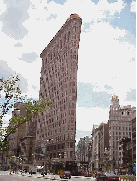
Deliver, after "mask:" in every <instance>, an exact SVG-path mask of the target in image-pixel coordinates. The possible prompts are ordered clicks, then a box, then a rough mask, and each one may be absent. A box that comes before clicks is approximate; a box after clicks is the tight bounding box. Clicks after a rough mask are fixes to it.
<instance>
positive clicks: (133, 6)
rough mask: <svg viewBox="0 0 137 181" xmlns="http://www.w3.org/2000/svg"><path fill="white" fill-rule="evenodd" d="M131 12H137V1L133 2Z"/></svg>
mask: <svg viewBox="0 0 137 181" xmlns="http://www.w3.org/2000/svg"><path fill="white" fill-rule="evenodd" d="M130 11H131V12H133V13H135V12H136V1H132V3H131V9H130Z"/></svg>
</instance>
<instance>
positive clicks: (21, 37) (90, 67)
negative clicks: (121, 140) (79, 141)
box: [0, 0, 136, 131]
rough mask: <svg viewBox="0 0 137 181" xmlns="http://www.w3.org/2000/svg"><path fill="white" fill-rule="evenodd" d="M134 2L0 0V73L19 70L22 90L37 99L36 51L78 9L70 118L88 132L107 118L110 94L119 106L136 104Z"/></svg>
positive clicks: (10, 72) (38, 86)
mask: <svg viewBox="0 0 137 181" xmlns="http://www.w3.org/2000/svg"><path fill="white" fill-rule="evenodd" d="M135 6H136V2H135V1H131V0H130V1H129V0H123V1H122V0H118V1H115V0H108V1H107V0H101V1H98V0H95V1H91V0H54V1H53V0H48V1H46V0H25V1H22V0H18V1H16V0H1V1H0V39H1V41H0V47H1V50H2V51H1V53H0V77H1V76H9V75H11V74H13V73H17V74H19V75H20V77H21V83H20V87H21V89H22V92H23V94H24V95H26V94H27V95H28V97H33V98H35V99H38V96H39V89H40V81H39V80H40V71H41V65H42V62H41V59H40V53H41V52H42V50H43V49H44V48H45V47H46V46H47V44H48V43H49V42H50V40H51V39H52V38H53V37H54V35H55V34H56V33H57V31H58V30H59V29H60V28H61V26H62V25H63V24H64V23H65V21H66V20H67V18H68V17H69V16H70V14H73V13H77V14H79V16H80V17H81V18H82V27H81V30H82V31H81V35H80V44H79V52H78V54H79V56H78V57H79V60H78V84H77V86H78V90H77V91H78V97H77V120H76V121H77V129H78V130H83V131H91V130H92V127H93V124H100V123H101V122H107V121H108V118H109V106H110V104H111V97H112V95H114V94H116V95H118V96H119V100H120V105H123V106H124V105H132V106H135V105H136V66H135V65H136V62H135V50H136V10H135ZM10 116H11V115H8V116H7V117H5V122H7V120H8V118H9V117H10Z"/></svg>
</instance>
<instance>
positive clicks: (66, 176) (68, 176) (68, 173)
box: [60, 171, 71, 179]
mask: <svg viewBox="0 0 137 181" xmlns="http://www.w3.org/2000/svg"><path fill="white" fill-rule="evenodd" d="M60 178H69V179H70V178H71V173H70V171H64V172H63V175H60Z"/></svg>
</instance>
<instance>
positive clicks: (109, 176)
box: [96, 173, 119, 181]
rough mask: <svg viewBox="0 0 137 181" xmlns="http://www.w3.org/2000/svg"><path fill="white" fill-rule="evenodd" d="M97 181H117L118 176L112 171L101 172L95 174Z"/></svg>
mask: <svg viewBox="0 0 137 181" xmlns="http://www.w3.org/2000/svg"><path fill="white" fill-rule="evenodd" d="M96 180H97V181H119V177H118V176H116V175H115V174H114V173H103V174H102V175H97V176H96Z"/></svg>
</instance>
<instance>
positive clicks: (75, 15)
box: [40, 14, 82, 58]
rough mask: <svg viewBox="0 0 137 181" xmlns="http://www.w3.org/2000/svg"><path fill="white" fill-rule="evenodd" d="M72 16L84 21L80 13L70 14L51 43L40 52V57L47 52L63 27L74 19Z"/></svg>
mask: <svg viewBox="0 0 137 181" xmlns="http://www.w3.org/2000/svg"><path fill="white" fill-rule="evenodd" d="M72 18H78V19H80V20H81V23H82V19H81V18H80V16H79V15H78V14H71V15H70V16H69V18H68V19H67V20H66V22H65V23H64V24H63V25H62V27H61V28H60V29H59V31H58V32H57V33H56V34H55V36H54V37H53V38H52V40H51V41H50V42H49V44H48V45H47V46H46V47H45V48H44V50H43V51H42V53H41V54H40V57H41V58H42V57H43V54H45V52H46V49H47V48H48V47H49V46H50V45H51V44H52V42H53V40H54V39H55V38H56V37H57V36H58V34H59V33H60V32H61V31H62V30H63V28H64V27H65V25H66V23H67V22H68V21H69V20H70V19H72Z"/></svg>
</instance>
